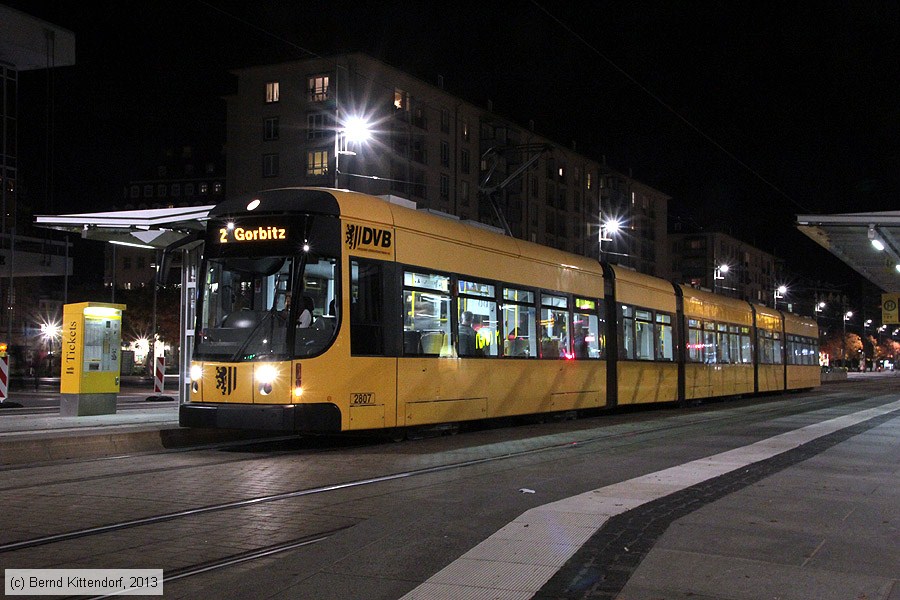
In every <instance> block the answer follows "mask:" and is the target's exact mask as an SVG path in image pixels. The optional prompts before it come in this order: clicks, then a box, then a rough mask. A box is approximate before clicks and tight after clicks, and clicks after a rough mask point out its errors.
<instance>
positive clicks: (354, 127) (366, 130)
mask: <svg viewBox="0 0 900 600" xmlns="http://www.w3.org/2000/svg"><path fill="white" fill-rule="evenodd" d="M344 136H345V137H346V139H347V141H348V142H351V143H354V144H359V143H362V142H367V141H369V138H371V137H372V129H371V126H370V125H369V123H368V121H366V120H365V119H363V118H361V117H350V118H349V119H347V120H346V121H345V122H344Z"/></svg>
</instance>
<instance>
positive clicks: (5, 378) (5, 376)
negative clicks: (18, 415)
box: [0, 356, 9, 402]
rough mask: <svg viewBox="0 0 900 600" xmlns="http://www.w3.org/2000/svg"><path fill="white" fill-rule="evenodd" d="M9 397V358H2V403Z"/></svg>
mask: <svg viewBox="0 0 900 600" xmlns="http://www.w3.org/2000/svg"><path fill="white" fill-rule="evenodd" d="M8 397H9V356H0V402H3V401H4V400H6V399H7V398H8Z"/></svg>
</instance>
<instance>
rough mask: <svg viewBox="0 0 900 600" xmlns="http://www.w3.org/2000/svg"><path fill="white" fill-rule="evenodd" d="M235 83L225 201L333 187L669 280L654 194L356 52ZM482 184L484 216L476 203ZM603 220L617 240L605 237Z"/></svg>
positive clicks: (663, 213)
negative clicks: (362, 137) (357, 126)
mask: <svg viewBox="0 0 900 600" xmlns="http://www.w3.org/2000/svg"><path fill="white" fill-rule="evenodd" d="M235 74H236V75H237V78H238V91H237V93H236V94H235V95H233V96H230V97H228V98H227V99H226V100H227V107H228V108H227V110H228V116H227V129H228V131H227V163H226V164H227V166H226V176H227V188H228V190H229V193H232V194H241V193H252V192H253V191H256V190H259V189H265V188H272V187H284V186H325V187H339V188H346V189H351V190H356V191H361V192H366V193H370V194H374V195H388V194H390V195H394V196H398V197H402V198H406V199H409V200H412V201H414V202H416V204H417V206H418V207H419V208H421V209H429V210H433V211H439V212H443V213H447V214H449V215H453V216H455V217H457V218H460V219H468V220H473V221H480V222H483V223H487V224H490V225H495V226H500V225H501V222H500V221H499V220H498V219H497V218H496V217H495V211H494V209H493V206H494V205H495V206H497V207H499V209H500V212H501V213H502V215H503V216H504V217H505V220H506V221H507V223H508V227H509V230H510V232H511V234H512V235H514V236H515V237H518V238H521V239H525V240H529V241H532V242H536V243H539V244H544V245H547V246H552V247H555V248H559V249H563V250H567V251H570V252H575V253H578V254H583V255H586V256H594V257H599V256H600V255H601V253H602V254H603V256H604V257H605V258H607V259H609V260H610V261H611V262H614V263H619V264H622V265H626V266H628V267H631V268H634V269H637V270H639V271H641V272H645V273H648V274H652V275H657V276H660V277H664V278H668V277H669V272H668V267H669V260H668V245H667V243H666V219H667V203H668V200H669V197H668V196H667V195H665V194H663V193H662V192H660V191H658V190H655V189H653V188H651V187H650V186H648V185H645V184H642V183H641V182H638V181H636V180H634V179H633V178H632V177H630V176H628V175H625V174H623V173H620V172H618V171H616V170H614V169H611V168H610V167H608V166H607V165H606V163H605V160H603V159H602V158H601V159H600V160H598V159H596V158H593V157H588V156H585V155H583V154H580V153H578V152H576V151H574V150H573V149H570V148H568V147H565V146H562V145H559V144H556V143H554V142H552V141H551V140H549V139H548V138H545V137H542V136H540V135H538V134H537V133H535V132H534V131H533V127H532V126H521V125H519V124H516V123H514V122H512V121H511V120H509V119H506V118H504V117H502V116H500V115H498V114H496V113H494V112H493V111H492V110H491V107H490V106H487V107H480V106H476V105H474V104H472V103H470V102H467V101H466V100H464V99H462V98H460V97H458V96H455V95H453V94H451V93H449V92H447V91H445V90H444V88H443V82H442V81H441V79H440V78H438V79H437V80H436V81H435V83H428V82H425V81H422V80H421V79H418V78H416V77H414V76H412V75H409V74H408V73H405V72H403V71H401V70H399V69H396V68H394V67H391V66H388V65H386V64H384V63H382V62H380V61H378V60H376V59H374V58H372V57H370V56H367V55H365V54H362V53H350V54H342V55H338V56H330V57H327V58H313V59H306V60H300V61H293V62H288V63H281V64H273V65H262V66H256V67H249V68H244V69H239V70H237V71H235ZM561 108H563V107H561ZM359 121H362V122H365V123H366V124H368V126H369V127H370V129H371V137H370V138H369V139H368V140H367V141H365V142H358V141H354V138H353V137H352V136H351V135H350V134H351V133H352V132H351V131H349V130H350V129H352V127H353V125H354V123H358V122H359ZM488 172H491V173H492V176H491V178H490V180H489V181H488V182H487V184H486V185H485V186H483V187H487V188H495V190H494V191H495V198H496V203H495V204H494V205H492V203H491V201H490V199H489V197H488V196H487V195H486V194H482V193H480V191H479V190H480V187H482V186H481V184H482V178H483V177H485V176H486V174H487V173H488ZM513 175H515V176H514V177H511V176H513ZM508 178H509V181H508V182H507V183H506V184H505V185H503V186H500V185H499V184H501V183H503V182H504V181H505V180H507V179H508ZM613 218H614V219H616V221H617V222H618V223H619V224H620V225H621V227H620V228H619V229H618V230H617V231H616V232H615V233H614V234H612V233H610V234H609V235H606V234H607V233H608V232H607V229H606V227H605V225H604V223H606V222H607V221H608V220H611V219H613ZM601 240H602V241H601Z"/></svg>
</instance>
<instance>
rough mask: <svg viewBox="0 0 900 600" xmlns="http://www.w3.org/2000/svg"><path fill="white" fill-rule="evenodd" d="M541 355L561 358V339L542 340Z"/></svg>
mask: <svg viewBox="0 0 900 600" xmlns="http://www.w3.org/2000/svg"><path fill="white" fill-rule="evenodd" d="M541 356H542V357H543V358H559V340H544V341H543V342H541Z"/></svg>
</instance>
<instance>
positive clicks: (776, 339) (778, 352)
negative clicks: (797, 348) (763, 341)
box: [772, 331, 784, 365]
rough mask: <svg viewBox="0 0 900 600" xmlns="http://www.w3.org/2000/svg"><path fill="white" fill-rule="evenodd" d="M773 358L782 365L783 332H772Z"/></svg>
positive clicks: (777, 363)
mask: <svg viewBox="0 0 900 600" xmlns="http://www.w3.org/2000/svg"><path fill="white" fill-rule="evenodd" d="M772 354H773V356H772V358H773V360H774V362H775V364H776V365H780V364H781V362H782V356H784V354H783V353H782V349H781V334H780V333H778V332H777V331H773V332H772Z"/></svg>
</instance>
